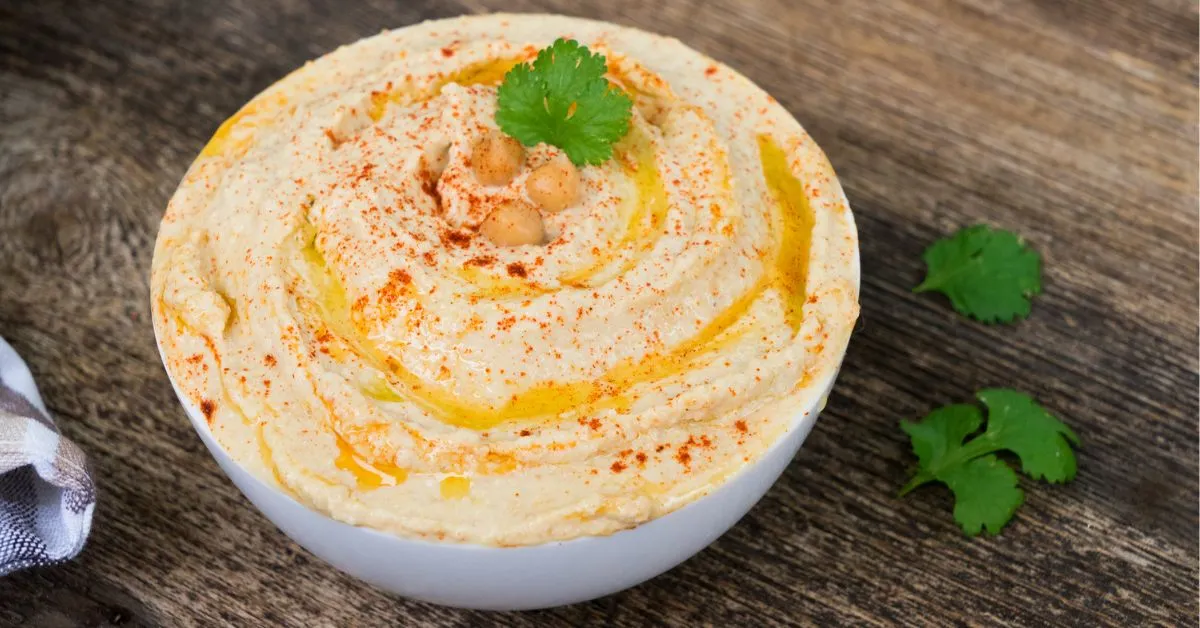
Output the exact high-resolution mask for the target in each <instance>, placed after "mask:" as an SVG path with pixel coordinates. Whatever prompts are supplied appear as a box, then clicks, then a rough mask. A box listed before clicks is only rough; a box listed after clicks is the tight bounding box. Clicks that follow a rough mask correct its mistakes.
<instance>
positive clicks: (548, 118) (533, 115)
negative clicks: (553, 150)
mask: <svg viewBox="0 0 1200 628" xmlns="http://www.w3.org/2000/svg"><path fill="white" fill-rule="evenodd" d="M607 71H608V66H607V64H606V63H605V60H604V55H600V54H593V53H592V52H591V51H589V50H588V49H587V48H586V47H585V46H583V45H582V44H580V43H579V42H577V41H574V40H570V39H559V40H557V41H555V42H554V44H552V45H551V46H550V47H549V48H543V49H542V50H541V52H539V53H538V56H537V59H535V60H534V62H533V64H532V65H530V64H527V63H522V64H520V65H517V66H515V67H514V68H513V69H511V70H509V71H508V74H506V75H504V82H503V83H501V85H500V88H499V92H498V96H499V105H498V108H497V110H496V123H497V124H499V125H500V130H502V131H504V132H505V133H507V134H509V135H511V136H512V137H514V138H516V139H517V140H518V141H520V142H521V143H522V144H524V145H526V146H534V145H536V144H538V143H541V142H545V143H547V144H552V145H554V146H557V147H559V148H561V149H562V150H563V152H565V153H566V154H567V157H568V158H570V160H571V162H572V163H574V164H575V165H577V166H582V165H584V164H599V163H603V162H605V161H607V160H608V159H609V158H611V157H612V145H613V143H615V142H616V141H617V140H619V139H621V138H622V137H624V136H625V134H626V133H627V132H629V119H630V116H631V111H632V107H633V101H631V100H630V98H629V96H628V95H626V94H625V92H623V91H621V90H620V89H618V88H617V87H615V86H614V85H612V84H611V83H609V82H608V79H606V78H604V74H605V73H606V72H607Z"/></svg>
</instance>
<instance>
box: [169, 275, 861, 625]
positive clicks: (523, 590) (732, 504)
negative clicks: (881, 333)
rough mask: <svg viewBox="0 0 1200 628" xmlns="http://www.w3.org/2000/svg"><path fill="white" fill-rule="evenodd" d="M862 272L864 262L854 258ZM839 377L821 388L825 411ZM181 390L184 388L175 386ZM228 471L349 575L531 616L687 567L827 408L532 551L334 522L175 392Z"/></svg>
mask: <svg viewBox="0 0 1200 628" xmlns="http://www.w3.org/2000/svg"><path fill="white" fill-rule="evenodd" d="M855 264H856V265H857V259H856V260H855ZM836 376H837V373H836V371H835V372H832V373H830V374H829V375H828V376H827V377H826V378H825V380H824V381H822V382H818V383H817V385H818V386H821V387H822V388H823V389H824V392H823V394H822V395H821V396H820V397H818V399H820V400H821V401H820V402H819V404H820V406H823V405H824V399H825V397H826V395H827V394H828V392H829V389H830V388H831V387H832V386H833V381H834V379H835V378H836ZM171 385H172V386H175V382H174V381H173V380H172V382H171ZM175 393H176V394H177V395H178V396H179V399H180V401H181V402H182V403H183V407H184V409H185V410H186V411H187V415H188V418H189V419H191V421H192V426H193V427H195V428H196V432H197V433H198V434H200V438H201V440H203V441H204V444H205V445H206V446H207V447H208V450H209V452H211V453H212V455H213V457H214V458H216V459H217V463H218V464H220V465H221V469H222V470H224V471H225V474H226V475H228V476H229V478H230V479H232V480H233V483H234V484H236V485H237V487H238V488H239V489H241V491H242V493H243V494H244V495H245V496H246V497H248V498H249V499H250V501H251V502H252V503H253V504H254V505H255V506H256V507H257V508H258V509H259V510H260V511H262V513H263V514H265V515H266V516H267V518H268V519H270V520H271V521H272V522H273V523H274V524H275V525H276V526H279V529H280V530H283V532H284V534H287V535H288V536H289V537H291V538H292V540H294V541H296V542H297V543H299V544H300V545H301V546H303V547H304V548H305V549H307V550H308V551H310V552H312V553H313V554H316V555H317V556H318V557H320V558H321V559H322V560H325V561H326V562H328V563H330V564H331V565H333V566H334V567H337V568H338V569H341V570H342V571H344V572H346V573H348V574H350V575H352V576H355V577H358V578H361V579H363V580H365V581H367V582H369V583H371V584H373V585H375V586H377V587H379V588H381V589H385V590H387V591H391V592H393V593H398V594H400V595H403V596H405V597H410V598H415V599H418V600H425V601H427V602H435V603H438V604H445V605H448V606H458V607H463V608H479V609H489V610H524V609H534V608H546V607H550V606H561V605H563V604H572V603H575V602H583V601H585V600H590V599H593V598H597V597H600V596H603V595H608V594H610V593H615V592H617V591H620V590H622V589H626V588H628V587H631V586H633V585H635V584H638V583H639V582H642V581H645V580H648V579H650V578H653V577H654V576H657V575H658V574H660V573H662V572H664V571H666V570H668V569H670V568H672V567H674V566H675V565H678V564H679V563H681V562H683V561H685V560H687V559H688V558H690V557H692V555H694V554H696V552H699V551H700V550H702V549H704V548H705V547H706V546H707V545H708V544H709V543H712V542H713V541H714V540H716V538H717V537H719V536H721V535H722V534H724V533H725V531H727V530H728V529H729V528H731V527H733V524H735V523H737V521H738V519H741V518H742V516H743V515H745V514H746V512H747V511H749V510H750V508H751V507H752V506H754V504H755V503H756V502H758V500H759V499H761V498H762V496H763V495H764V494H765V493H766V492H767V489H769V488H771V485H772V484H774V483H775V480H777V479H778V478H779V475H780V474H781V473H783V470H784V468H785V467H787V465H788V462H790V461H791V460H792V457H793V456H795V455H796V451H797V450H799V449H800V445H801V444H803V443H804V438H805V437H806V436H808V432H809V431H810V430H811V429H812V426H813V423H815V422H816V420H817V415H818V414H819V413H820V410H821V407H820V406H818V407H812V408H807V409H805V411H804V412H802V413H801V414H800V415H798V416H797V417H796V418H795V419H793V421H792V423H791V425H790V426H789V427H788V430H787V432H785V433H784V434H783V435H782V436H780V438H779V440H777V441H776V442H775V443H774V444H773V445H772V446H771V448H770V449H768V450H767V452H766V453H764V454H763V456H762V457H761V458H759V459H758V460H757V461H756V462H754V463H752V464H749V465H747V466H745V467H743V468H742V469H741V470H740V471H738V472H737V473H736V474H735V475H733V476H732V477H730V478H729V479H728V480H726V482H725V483H724V484H723V485H722V486H721V487H719V488H718V489H716V490H714V491H713V492H712V493H709V494H708V495H706V496H704V497H701V498H700V499H698V500H696V501H694V502H692V503H690V504H688V505H687V506H684V507H682V508H680V509H679V510H676V511H674V512H671V513H670V514H667V515H664V516H662V517H659V518H657V519H654V520H652V521H649V522H646V523H644V524H642V525H640V526H637V527H635V528H632V529H629V530H623V531H621V532H617V533H616V534H612V535H609V536H601V537H584V538H579V539H574V540H571V541H563V542H554V543H545V544H542V545H532V546H526V547H485V546H481V545H464V544H457V543H437V542H431V541H422V540H414V539H405V538H401V537H398V536H394V535H391V534H387V533H384V532H378V531H376V530H372V529H369V528H360V527H356V526H352V525H348V524H345V523H342V522H340V521H335V520H333V519H330V518H329V517H327V516H325V515H323V514H321V513H319V512H316V511H315V510H311V509H309V508H308V507H306V506H304V505H302V504H300V503H299V502H297V501H295V500H293V499H292V498H291V497H289V496H288V495H286V494H284V493H283V492H282V491H280V490H279V489H277V488H275V487H273V486H269V485H267V484H265V483H263V482H262V481H260V480H258V479H257V478H255V477H254V476H253V475H251V474H250V473H249V472H248V471H246V470H245V469H243V468H242V467H241V466H240V465H238V463H236V462H234V460H233V459H232V458H230V457H229V454H227V453H225V451H224V450H223V449H222V448H221V446H220V445H219V444H217V441H216V439H215V438H213V434H212V432H211V431H209V428H208V423H207V422H205V420H204V415H203V414H201V412H200V410H199V409H198V408H196V406H195V405H194V404H193V403H192V402H191V401H189V400H188V399H187V397H186V396H184V395H183V394H182V393H181V392H180V391H179V388H178V386H175Z"/></svg>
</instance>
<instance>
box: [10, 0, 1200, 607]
mask: <svg viewBox="0 0 1200 628" xmlns="http://www.w3.org/2000/svg"><path fill="white" fill-rule="evenodd" d="M499 9H504V10H517V11H533V10H540V11H551V12H563V13H571V14H582V15H585V16H588V17H596V18H602V19H607V20H611V21H615V22H618V23H622V24H629V25H634V26H639V27H642V28H645V29H649V30H655V31H659V32H663V33H666V34H669V35H673V36H676V37H679V38H680V39H682V40H684V41H685V42H687V43H688V44H690V45H692V46H693V47H695V48H698V49H700V50H701V51H704V52H706V53H707V54H709V55H712V56H714V57H716V58H717V59H720V60H722V61H724V62H726V63H728V64H730V65H732V66H733V67H734V68H736V69H738V70H740V71H742V72H743V73H745V74H746V75H747V76H749V77H750V78H751V79H753V80H754V81H756V82H758V83H759V84H760V85H762V86H763V87H764V88H766V89H767V90H768V91H770V92H771V93H773V94H774V95H775V96H777V97H778V99H779V100H780V101H781V102H782V103H783V104H784V105H785V106H786V107H787V108H788V109H789V110H791V111H792V112H793V113H794V114H795V115H796V117H797V118H798V119H799V120H800V121H801V122H802V123H803V124H804V125H805V126H806V128H807V129H808V130H809V132H810V133H811V134H812V135H813V136H814V137H815V138H816V140H817V141H818V142H819V143H820V144H821V146H822V147H824V149H825V151H826V152H827V153H828V155H829V158H830V160H831V161H832V162H833V164H834V165H835V167H836V168H837V169H838V171H839V173H840V175H841V177H842V182H843V185H844V186H845V188H846V191H847V193H848V195H849V198H850V201H851V204H852V206H853V207H854V210H855V215H856V217H857V220H858V225H859V229H860V234H861V238H862V256H863V289H862V304H863V316H862V324H861V326H860V329H859V330H858V332H857V334H856V336H855V338H854V340H853V341H852V343H851V348H850V353H849V356H848V358H847V361H846V365H845V367H844V369H843V371H842V376H841V379H840V381H839V384H838V386H837V388H836V390H835V393H834V395H833V397H832V398H831V400H830V403H829V407H828V409H827V410H826V412H825V415H824V416H823V418H822V419H821V421H819V422H818V424H817V427H816V428H815V430H814V431H813V433H812V435H811V436H810V437H809V440H808V442H807V444H806V445H805V446H804V448H803V449H802V450H801V453H800V455H799V456H798V457H797V459H796V460H795V462H794V463H793V464H792V465H791V466H790V468H789V469H788V470H787V472H786V473H785V475H784V477H783V478H782V479H781V480H780V482H779V483H778V485H777V486H776V487H775V488H774V489H773V490H772V491H771V492H770V493H769V494H768V495H767V497H766V498H765V499H764V500H763V501H762V502H761V503H760V504H759V505H758V506H757V507H756V508H755V509H754V510H753V511H752V512H751V513H750V514H749V515H748V516H747V517H746V518H745V519H744V520H743V521H742V522H741V523H740V524H739V525H738V526H737V527H736V528H734V529H733V530H732V531H731V532H730V533H729V534H727V535H726V536H724V537H723V538H722V539H720V540H719V541H717V542H716V543H715V544H714V545H713V546H712V547H710V548H709V549H707V550H705V551H704V552H702V553H701V554H700V555H698V556H697V557H695V558H694V559H692V560H690V561H688V562H687V563H685V564H684V565H682V566H681V567H679V568H677V569H675V570H673V571H671V572H669V573H668V574H666V575H664V576H661V577H659V578H656V579H654V580H652V581H650V582H647V583H645V584H643V585H641V586H639V587H637V588H634V589H632V590H629V591H626V592H624V593H620V594H618V595H615V596H610V597H608V598H605V599H602V600H598V601H595V602H592V603H589V604H582V605H576V606H573V607H568V608H561V609H554V610H548V611H541V612H535V613H522V614H495V615H482V614H477V613H471V612H463V611H455V610H450V609H444V608H437V607H433V606H429V605H426V604H420V603H414V602H409V601H405V600H401V599H397V598H394V597H391V596H388V595H385V594H383V593H381V592H379V591H377V590H374V589H372V588H371V587H369V586H366V585H364V584H362V583H359V582H357V581H355V580H353V579H351V578H349V577H346V576H343V575H340V574H339V573H337V572H336V571H334V570H333V569H331V568H329V567H327V566H326V565H324V564H323V563H321V562H320V561H318V560H316V559H315V558H313V557H312V556H310V555H309V554H307V553H306V552H305V551H304V550H302V549H300V548H299V547H297V546H296V545H295V544H293V543H292V542H291V541H289V540H288V539H287V538H286V537H284V536H283V535H282V534H281V533H280V532H278V531H277V530H276V529H275V528H274V527H273V526H272V525H271V524H270V523H269V522H268V521H266V520H265V519H264V518H263V517H262V516H260V515H259V514H257V512H256V511H255V510H254V509H253V508H252V507H251V506H250V505H249V503H248V502H247V501H246V500H245V499H243V498H242V497H241V495H240V494H238V492H237V490H236V489H235V488H234V487H233V485H232V484H231V483H230V482H228V481H227V480H226V479H225V478H224V476H223V475H222V474H221V472H220V471H219V470H218V468H217V466H216V465H215V464H214V462H213V460H212V459H211V458H210V457H209V456H208V454H207V453H206V452H205V450H204V448H203V446H202V445H201V443H200V441H199V439H198V438H197V437H196V436H195V435H194V434H193V433H192V431H191V428H190V427H189V425H188V422H187V420H186V419H185V417H184V415H183V412H182V410H181V409H180V407H179V405H178V403H177V402H176V401H175V399H174V397H173V394H172V392H171V388H170V386H169V384H168V382H167V379H166V377H165V375H164V373H163V370H162V367H161V365H160V363H159V361H158V357H157V354H156V351H155V347H154V341H153V338H152V335H151V329H150V324H149V307H148V290H147V285H146V283H147V274H148V269H149V265H150V255H151V249H152V243H153V239H154V235H155V233H156V230H157V225H158V221H159V218H160V217H161V214H162V210H163V208H164V207H165V205H166V202H167V199H168V198H169V196H170V195H171V193H172V191H173V190H174V187H175V185H176V183H177V181H178V180H179V178H180V176H181V175H182V173H183V171H184V169H185V168H186V167H187V164H188V163H189V162H190V161H191V159H192V158H193V157H194V155H195V154H196V153H197V152H198V151H199V149H200V147H201V146H202V145H203V142H204V140H205V139H206V138H207V136H208V135H209V134H210V133H211V132H212V131H213V130H214V129H215V128H216V126H217V125H218V124H219V122H220V121H221V120H222V119H223V118H224V117H226V116H228V115H230V114H231V113H233V112H234V111H235V110H236V109H237V108H238V107H239V106H240V105H241V104H242V103H243V102H245V101H246V100H248V99H249V98H250V97H251V96H253V95H254V94H255V93H256V92H258V91H259V90H260V89H262V88H264V87H266V86H267V85H269V84H270V83H271V82H273V81H274V80H275V79H277V78H279V77H282V76H283V75H284V74H286V73H287V72H288V71H290V70H291V69H293V68H294V67H296V66H298V65H300V64H301V63H303V62H304V61H305V60H306V59H309V58H312V57H315V56H318V55H320V54H322V53H324V52H327V51H329V50H331V49H333V48H335V47H336V46H338V45H341V44H346V43H349V42H352V41H354V40H356V39H358V38H360V37H362V36H365V35H369V34H372V33H375V32H377V31H379V30H381V29H383V28H385V27H389V28H390V27H397V26H402V25H405V24H410V23H413V22H416V21H419V20H421V19H425V18H435V17H443V16H448V15H453V14H459V13H473V12H485V11H490V10H499ZM1196 42H1197V9H1196V4H1195V2H1193V1H1192V0H1149V1H1147V2H1138V3H1129V2H1124V1H1123V0H1061V1H1052V0H889V1H881V0H798V1H794V2H787V1H784V0H746V1H745V2H739V3H736V4H734V3H720V2H705V1H702V0H656V1H655V2H641V1H635V0H608V1H607V2H603V3H596V4H594V5H590V6H586V5H580V4H578V3H576V2H571V1H569V0H507V1H505V0H495V1H493V0H423V1H416V2H385V1H383V0H368V1H366V2H356V3H342V2H338V1H336V0H313V1H311V2H302V1H299V0H263V1H251V0H241V1H236V0H222V1H211V2H183V1H180V2H169V1H167V0H123V1H109V2H83V1H79V2H63V1H48V0H47V1H40V2H39V1H35V0H24V1H22V0H15V1H10V2H5V3H0V335H3V336H4V337H5V338H7V339H8V340H9V341H10V342H11V343H12V344H13V345H14V346H15V347H16V348H17V350H18V351H19V352H20V353H21V354H22V355H24V356H25V358H26V359H27V361H28V362H29V365H30V367H31V368H32V369H33V371H34V373H35V376H36V377H37V379H38V382H39V384H40V386H41V388H42V391H43V394H44V396H45V398H46V400H47V402H48V403H49V405H50V407H51V409H52V410H53V411H54V413H55V414H56V415H57V417H58V419H59V422H60V424H61V425H62V427H63V429H64V431H65V432H66V433H67V434H68V435H69V436H71V437H72V438H74V439H76V440H77V441H78V442H79V443H80V444H81V445H82V446H83V447H84V448H85V449H86V450H87V451H88V452H89V454H90V455H91V457H92V460H93V461H94V465H95V470H96V474H97V476H98V481H99V485H100V501H99V507H98V511H97V515H96V519H95V526H94V530H93V534H92V538H91V540H90V542H89V544H88V546H87V548H86V550H85V551H84V553H83V555H82V557H81V558H80V559H79V560H78V561H76V562H74V563H71V564H69V565H66V566H62V567H58V568H53V569H45V570H40V571H35V572H26V573H22V574H19V575H15V576H12V577H9V578H6V579H3V580H0V624H7V625H28V626H59V625H62V626H73V625H152V626H153V625H158V626H186V625H220V624H236V625H329V626H334V625H361V626H366V625H430V626H467V625H485V624H491V625H501V626H534V625H579V624H583V623H604V624H608V625H613V626H636V625H644V624H650V623H653V624H662V625H676V626H695V625H707V624H715V625H755V626H777V625H792V624H819V625H832V624H854V625H913V626H936V625H963V624H972V625H1031V626H1034V625H1078V626H1098V625H1113V626H1135V625H1184V624H1190V623H1192V622H1194V621H1195V617H1196V615H1197V610H1198V609H1197V599H1196V578H1197V568H1198V547H1197V522H1198V520H1200V512H1198V508H1197V500H1198V499H1200V496H1198V488H1197V455H1198V452H1197V436H1198V434H1197V413H1198V412H1200V408H1198V403H1197V396H1196V393H1197V386H1198V384H1200V376H1198V365H1197V353H1196V349H1197V341H1198V335H1197V334H1198V330H1197V300H1196V296H1197V291H1198V290H1200V280H1198V277H1197V265H1196V262H1197V229H1198V224H1197V150H1196V149H1197V143H1196V138H1197V99H1196V93H1197V92H1196V88H1197V72H1198V70H1197V51H1196ZM981 221H982V222H987V223H991V224H994V225H997V226H1002V227H1006V228H1011V229H1015V230H1017V231H1019V232H1020V233H1022V234H1024V235H1026V236H1027V237H1028V239H1029V240H1030V241H1031V242H1032V243H1033V244H1034V245H1035V246H1036V247H1037V248H1038V249H1040V250H1041V251H1042V252H1043V253H1044V255H1045V258H1046V283H1047V287H1046V294H1045V296H1043V297H1042V298H1040V299H1039V300H1038V301H1037V302H1036V304H1035V308H1034V313H1033V316H1032V317H1031V318H1030V319H1029V320H1028V321H1026V322H1024V323H1022V324H1020V325H1017V326H1012V327H986V326H982V325H977V324H974V323H970V322H967V321H965V320H963V319H961V318H959V317H958V316H957V315H955V314H954V313H953V312H952V311H951V310H950V309H949V307H948V306H947V304H946V303H945V302H944V301H943V300H941V299H939V298H937V297H935V296H931V295H921V296H917V295H912V294H910V293H909V288H910V287H911V286H912V285H914V284H915V283H916V282H917V281H918V280H919V279H920V276H921V273H922V270H923V269H922V266H921V262H920V253H921V251H922V249H923V248H924V247H925V246H926V245H927V244H928V243H930V242H931V241H933V240H934V239H936V238H938V237H940V236H942V235H943V234H945V233H947V232H950V231H952V230H954V229H956V228H958V227H960V226H964V225H969V224H973V223H977V222H981ZM995 385H1005V386H1013V387H1016V388H1019V389H1023V390H1025V391H1028V392H1030V393H1032V394H1034V395H1035V396H1036V397H1038V398H1039V399H1040V400H1041V401H1042V402H1043V403H1044V404H1045V405H1046V406H1047V407H1048V408H1050V409H1051V410H1052V411H1053V412H1055V413H1056V414H1058V415H1059V416H1061V417H1062V418H1064V419H1065V420H1066V421H1067V422H1068V423H1069V424H1070V425H1071V426H1072V427H1073V428H1074V429H1075V430H1076V431H1077V432H1078V433H1079V434H1080V436H1081V437H1082V439H1083V443H1084V445H1083V448H1082V449H1081V451H1080V453H1079V460H1080V472H1079V479H1078V480H1077V481H1076V482H1075V483H1073V484H1071V485H1067V486H1049V485H1044V484H1038V485H1033V484H1027V485H1026V487H1027V488H1028V502H1027V504H1026V506H1025V507H1024V508H1023V509H1022V510H1021V511H1020V512H1019V514H1018V516H1017V518H1016V520H1015V521H1014V523H1013V524H1012V525H1011V526H1010V527H1009V528H1008V529H1007V530H1006V531H1005V533H1004V534H1003V535H1002V536H1000V537H998V538H981V539H975V540H970V539H967V538H964V537H963V536H962V534H961V533H960V532H959V531H958V530H957V529H956V527H955V525H954V523H953V521H952V520H951V517H950V506H951V503H950V498H949V496H948V494H947V493H946V492H945V491H943V490H939V489H923V490H921V491H919V492H917V493H915V494H913V495H911V496H909V497H908V498H905V499H902V500H901V499H896V498H895V492H896V490H897V489H898V487H899V486H900V484H901V483H902V482H903V479H904V477H905V473H906V471H907V469H908V468H909V466H910V465H911V464H912V463H913V458H912V456H911V453H910V452H909V451H908V446H907V442H906V439H905V437H904V435H903V434H902V433H901V432H900V430H899V429H897V422H898V421H899V420H900V419H902V418H906V417H917V416H921V415H923V414H924V413H925V412H927V411H928V410H929V409H931V408H932V407H935V406H937V405H941V404H943V403H947V402H957V401H964V400H967V399H969V398H970V397H971V395H972V392H973V391H974V390H977V389H979V388H982V387H986V386H995ZM584 568H586V566H584Z"/></svg>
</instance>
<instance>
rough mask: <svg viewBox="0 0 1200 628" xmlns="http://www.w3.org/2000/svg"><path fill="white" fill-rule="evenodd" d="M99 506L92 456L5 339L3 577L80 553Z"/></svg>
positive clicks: (0, 359) (0, 457) (0, 513)
mask: <svg viewBox="0 0 1200 628" xmlns="http://www.w3.org/2000/svg"><path fill="white" fill-rule="evenodd" d="M95 507H96V487H95V484H93V483H92V476H91V474H90V472H89V471H88V466H87V457H85V456H84V455H83V451H81V450H80V449H79V447H77V446H76V445H75V443H72V442H71V441H69V440H67V439H66V438H63V437H62V436H61V435H60V434H59V433H58V428H56V427H54V421H53V420H51V419H50V414H49V413H48V412H46V406H45V404H43V403H42V398H41V396H39V395H38V391H37V388H36V387H35V386H34V385H33V376H32V375H30V373H29V369H28V368H27V367H26V366H25V362H24V361H22V360H21V356H19V355H17V352H16V351H14V350H13V348H12V347H10V346H9V345H8V343H7V342H5V341H4V339H3V338H0V576H3V575H7V574H10V573H12V572H14V571H16V570H18V569H24V568H26V567H40V566H44V565H52V564H54V563H58V562H62V561H64V560H68V559H71V558H74V557H75V555H76V554H78V553H79V550H81V549H83V542H84V541H85V540H86V539H87V535H88V530H90V529H91V527H92V511H93V510H94V509H95Z"/></svg>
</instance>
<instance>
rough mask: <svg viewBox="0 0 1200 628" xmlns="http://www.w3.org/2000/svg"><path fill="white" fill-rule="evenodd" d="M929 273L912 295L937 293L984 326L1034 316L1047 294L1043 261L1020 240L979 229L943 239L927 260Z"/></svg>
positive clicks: (927, 252)
mask: <svg viewBox="0 0 1200 628" xmlns="http://www.w3.org/2000/svg"><path fill="white" fill-rule="evenodd" d="M922 257H923V258H924V260H925V265H926V266H928V268H929V272H928V273H927V274H926V276H925V281H923V282H921V285H919V286H917V287H916V288H913V292H929V291H937V292H941V293H942V294H944V295H946V296H947V297H949V298H950V304H951V305H953V306H954V309H955V310H957V311H958V313H959V314H962V315H963V316H969V317H971V318H974V319H976V320H978V321H981V322H984V323H998V322H1004V323H1008V322H1011V321H1012V320H1013V319H1014V318H1025V317H1026V316H1029V309H1030V299H1031V298H1032V297H1033V296H1035V295H1038V294H1040V293H1041V292H1042V258H1041V256H1039V255H1038V254H1037V251H1034V250H1032V249H1030V248H1029V247H1027V246H1026V245H1025V243H1024V241H1022V240H1021V238H1020V237H1019V236H1017V235H1016V234H1014V233H1012V232H1009V231H1003V230H1000V229H992V228H991V227H988V226H986V225H977V226H974V227H968V228H966V229H962V230H960V231H959V232H958V233H955V234H954V235H952V236H950V237H948V238H942V239H941V240H938V241H937V242H934V243H933V244H932V245H931V246H930V247H929V248H927V249H925V254H924V255H923V256H922Z"/></svg>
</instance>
